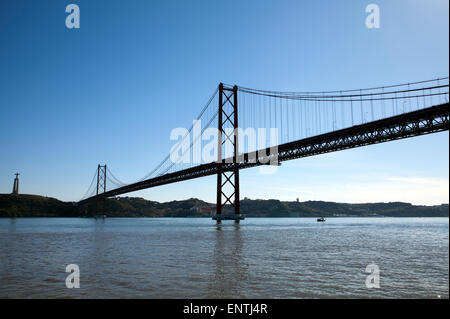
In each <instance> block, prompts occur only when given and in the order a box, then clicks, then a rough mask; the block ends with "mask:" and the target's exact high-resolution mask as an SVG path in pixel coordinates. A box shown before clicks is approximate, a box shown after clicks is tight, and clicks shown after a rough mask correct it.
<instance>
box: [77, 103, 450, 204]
mask: <svg viewBox="0 0 450 319" xmlns="http://www.w3.org/2000/svg"><path fill="white" fill-rule="evenodd" d="M449 116H450V109H449V104H448V103H445V104H441V105H436V106H433V107H429V108H426V109H422V110H418V111H414V112H410V113H405V114H402V115H398V116H394V117H390V118H386V119H382V120H378V121H374V122H370V123H366V124H361V125H357V126H353V127H350V128H346V129H342V130H339V131H334V132H331V133H326V134H322V135H318V136H314V137H310V138H306V139H303V140H299V141H295V142H290V143H286V144H282V145H279V146H278V152H277V154H275V155H278V161H279V162H282V161H288V160H293V159H297V158H302V157H308V156H314V155H319V154H324V153H329V152H336V151H341V150H345V149H350V148H355V147H361V146H366V145H371V144H378V143H383V142H388V141H393V140H399V139H404V138H409V137H413V136H420V135H425V134H430V133H437V132H442V131H448V130H449V128H450V124H449ZM259 153H260V154H270V149H265V150H261V152H259ZM253 154H254V153H251V154H249V153H246V154H244V155H242V156H240V157H239V158H238V159H237V160H236V159H235V158H231V159H230V158H228V159H224V160H222V163H220V164H219V163H209V164H203V165H199V166H196V167H192V168H189V169H185V170H181V171H178V172H175V173H170V174H165V175H162V176H158V177H155V178H151V179H148V180H145V181H142V182H138V183H134V184H130V185H127V186H123V187H120V188H117V189H114V190H111V191H107V192H105V193H102V194H98V195H97V196H93V197H91V198H87V199H85V200H83V201H80V202H79V204H83V203H86V202H89V201H92V200H95V199H99V198H104V197H112V196H117V195H120V194H125V193H129V192H134V191H138V190H142V189H147V188H152V187H156V186H161V185H166V184H171V183H176V182H181V181H185V180H190V179H194V178H199V177H204V176H211V175H215V174H218V172H219V171H221V172H233V171H236V170H240V169H244V168H250V167H255V166H260V165H267V161H268V159H269V158H270V155H269V156H267V155H262V156H258V155H255V156H252V155H253ZM272 156H273V155H272Z"/></svg>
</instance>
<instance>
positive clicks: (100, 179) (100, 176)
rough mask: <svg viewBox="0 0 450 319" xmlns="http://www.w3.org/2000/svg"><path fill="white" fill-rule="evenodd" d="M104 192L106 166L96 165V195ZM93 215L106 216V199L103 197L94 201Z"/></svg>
mask: <svg viewBox="0 0 450 319" xmlns="http://www.w3.org/2000/svg"><path fill="white" fill-rule="evenodd" d="M105 192H106V164H105V165H103V166H102V165H100V164H98V167H97V195H99V194H100V193H105ZM100 201H101V202H102V209H101V211H100V210H99V202H100ZM95 214H96V216H100V215H101V216H103V215H106V197H103V198H102V199H97V200H96V201H95Z"/></svg>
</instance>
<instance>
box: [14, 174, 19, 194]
mask: <svg viewBox="0 0 450 319" xmlns="http://www.w3.org/2000/svg"><path fill="white" fill-rule="evenodd" d="M14 175H16V178H14V185H13V191H12V193H13V194H16V195H17V194H19V175H20V174H19V173H16V174H14Z"/></svg>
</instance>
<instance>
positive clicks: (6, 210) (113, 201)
mask: <svg viewBox="0 0 450 319" xmlns="http://www.w3.org/2000/svg"><path fill="white" fill-rule="evenodd" d="M99 207H102V205H99ZM227 210H229V211H230V212H231V208H229V207H226V209H225V212H226V211H227ZM214 213H215V205H214V204H212V203H207V202H204V201H202V200H199V199H196V198H191V199H187V200H181V201H172V202H166V203H159V202H156V201H149V200H146V199H143V198H137V197H118V198H110V199H107V200H106V211H105V215H106V216H108V217H210V216H212V215H213V214H214ZM241 213H242V214H244V215H245V216H246V217H322V216H324V217H449V205H448V204H442V205H435V206H418V205H412V204H410V203H402V202H391V203H367V204H346V203H335V202H324V201H306V202H298V201H292V202H286V201H279V200H275V199H268V200H261V199H256V200H253V199H247V198H245V199H243V200H241ZM97 214H98V211H97V207H96V204H95V203H89V204H85V205H82V206H78V205H77V204H76V203H72V202H63V201H60V200H58V199H55V198H50V197H44V196H39V195H13V194H0V217H92V216H95V215H97Z"/></svg>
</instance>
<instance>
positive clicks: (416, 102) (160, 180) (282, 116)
mask: <svg viewBox="0 0 450 319" xmlns="http://www.w3.org/2000/svg"><path fill="white" fill-rule="evenodd" d="M211 130H213V131H211ZM214 130H215V132H216V135H214V134H211V132H214ZM446 130H449V78H448V77H445V78H438V79H433V80H426V81H419V82H413V83H406V84H398V85H389V86H382V87H375V88H366V89H354V90H342V91H326V92H278V91H267V90H256V89H250V88H246V87H241V86H237V85H234V86H231V85H226V84H222V83H221V84H219V86H218V88H217V89H216V90H215V92H214V93H213V95H212V96H211V98H210V99H209V100H208V102H207V103H206V105H205V106H204V107H203V109H202V110H201V112H200V114H199V115H198V116H197V117H196V121H195V122H194V124H193V125H192V126H191V127H190V129H188V130H185V133H184V135H182V138H181V140H180V141H179V142H178V143H177V144H176V145H175V146H174V148H172V150H171V152H170V154H169V155H167V156H166V157H165V158H164V160H163V161H162V162H161V163H160V164H159V165H158V166H157V167H156V168H155V169H154V170H152V171H151V172H150V173H149V174H147V175H145V176H144V177H143V178H141V179H140V180H138V181H136V182H134V183H129V184H127V183H123V182H121V181H120V180H119V179H118V178H116V177H115V175H114V174H113V173H112V172H111V170H110V169H109V168H108V167H107V166H106V165H103V166H102V165H98V167H97V170H96V172H95V174H94V177H93V179H92V182H91V185H90V187H89V188H88V190H87V192H86V194H85V195H84V196H83V198H82V200H80V201H79V202H78V204H79V205H82V204H85V203H88V202H92V201H96V202H97V203H98V202H100V201H103V204H104V203H105V199H106V198H108V197H113V196H117V195H121V194H125V193H129V192H134V191H139V190H143V189H147V188H152V187H157V186H161V185H166V184H171V183H177V182H181V181H186V180H190V179H194V178H200V177H204V176H210V175H217V203H216V215H215V216H214V217H213V218H214V219H216V220H217V222H220V221H221V220H222V219H233V220H235V221H236V222H239V220H241V219H244V216H242V215H241V213H240V197H239V194H240V188H239V171H240V170H241V169H245V168H250V167H256V166H261V165H277V166H278V165H280V163H282V162H284V161H288V160H293V159H298V158H302V157H307V156H314V155H319V154H323V153H329V152H336V151H340V150H345V149H350V148H356V147H361V146H366V145H371V144H377V143H383V142H388V141H394V140H399V139H404V138H409V137H413V136H419V135H424V134H430V133H436V132H442V131H446ZM267 132H270V134H269V136H267ZM206 133H210V134H209V135H208V136H210V137H212V139H205V138H204V136H205V134H206ZM192 134H193V135H194V136H193V138H191V135H192ZM255 139H257V141H258V143H254V142H252V141H253V140H255ZM212 145H213V146H214V147H215V148H214V149H213V151H214V152H213V153H214V154H213V158H211V156H209V159H208V156H206V157H207V159H206V160H205V159H204V158H202V156H199V152H200V153H201V152H202V150H204V149H208V150H209V149H210V148H211V146H212ZM183 146H184V148H183ZM208 147H209V148H208ZM205 153H206V155H211V152H208V151H207V152H203V153H201V154H203V155H204V154H205ZM107 184H108V186H109V189H107ZM226 206H227V207H229V208H231V209H232V210H233V211H234V214H229V215H227V214H223V213H224V208H225V207H226ZM103 209H105V204H104V206H103Z"/></svg>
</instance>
